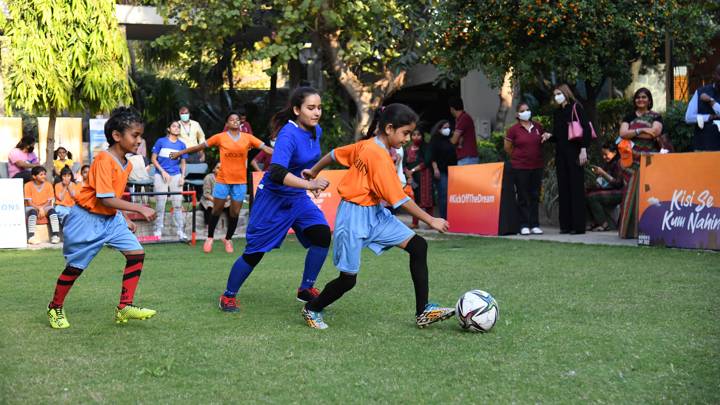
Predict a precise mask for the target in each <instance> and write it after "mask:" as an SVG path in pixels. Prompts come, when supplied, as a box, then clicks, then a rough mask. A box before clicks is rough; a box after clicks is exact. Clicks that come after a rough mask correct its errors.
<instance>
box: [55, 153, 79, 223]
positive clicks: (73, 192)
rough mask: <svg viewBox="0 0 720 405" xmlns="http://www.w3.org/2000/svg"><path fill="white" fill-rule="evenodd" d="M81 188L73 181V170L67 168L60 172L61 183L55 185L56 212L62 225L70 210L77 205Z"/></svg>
mask: <svg viewBox="0 0 720 405" xmlns="http://www.w3.org/2000/svg"><path fill="white" fill-rule="evenodd" d="M78 189H79V187H78V186H77V185H75V182H74V181H73V174H72V169H70V168H69V167H67V166H65V167H63V168H62V170H60V182H59V183H56V184H55V212H57V215H58V219H60V223H61V224H62V223H63V222H64V221H65V217H67V216H68V214H70V209H71V208H72V207H73V205H75V197H76V196H77V192H78Z"/></svg>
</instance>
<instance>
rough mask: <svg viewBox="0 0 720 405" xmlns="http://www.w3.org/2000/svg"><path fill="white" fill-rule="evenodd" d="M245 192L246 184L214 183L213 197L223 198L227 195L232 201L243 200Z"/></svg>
mask: <svg viewBox="0 0 720 405" xmlns="http://www.w3.org/2000/svg"><path fill="white" fill-rule="evenodd" d="M245 194H247V184H223V183H215V188H213V197H214V198H219V199H221V200H224V199H226V198H227V196H228V195H229V196H230V198H231V199H232V200H233V201H237V202H243V200H244V199H245Z"/></svg>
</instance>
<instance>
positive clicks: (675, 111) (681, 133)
mask: <svg viewBox="0 0 720 405" xmlns="http://www.w3.org/2000/svg"><path fill="white" fill-rule="evenodd" d="M686 110H687V103H686V102H684V101H675V102H673V103H672V105H671V106H670V107H669V108H668V109H667V110H666V111H665V116H664V117H663V125H664V126H663V129H664V132H665V133H667V134H668V135H669V136H670V141H671V142H672V144H673V147H674V148H675V152H689V151H691V150H692V140H693V136H694V135H695V130H694V128H693V126H692V125H691V124H688V123H686V122H685V111H686Z"/></svg>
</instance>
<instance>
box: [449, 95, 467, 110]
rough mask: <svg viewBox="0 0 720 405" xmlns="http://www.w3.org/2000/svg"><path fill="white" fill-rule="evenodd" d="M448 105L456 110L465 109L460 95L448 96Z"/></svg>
mask: <svg viewBox="0 0 720 405" xmlns="http://www.w3.org/2000/svg"><path fill="white" fill-rule="evenodd" d="M448 105H449V106H450V107H451V108H454V109H455V110H457V111H460V110H464V109H465V104H464V103H463V100H462V99H461V98H460V97H450V98H449V99H448Z"/></svg>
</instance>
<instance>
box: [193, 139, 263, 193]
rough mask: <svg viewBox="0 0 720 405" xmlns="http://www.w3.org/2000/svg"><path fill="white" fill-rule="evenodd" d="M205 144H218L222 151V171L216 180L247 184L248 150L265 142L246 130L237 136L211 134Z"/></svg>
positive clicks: (223, 182)
mask: <svg viewBox="0 0 720 405" xmlns="http://www.w3.org/2000/svg"><path fill="white" fill-rule="evenodd" d="M205 144H206V145H207V146H217V147H218V149H219V151H220V172H219V173H218V174H217V176H216V178H215V180H216V181H217V182H218V183H222V184H245V183H247V155H248V150H250V149H252V148H259V147H261V146H263V145H264V144H265V142H263V141H261V140H260V139H258V138H256V137H255V136H253V135H252V134H248V133H246V132H240V134H239V135H238V136H237V137H233V136H232V135H230V133H228V132H220V133H218V134H215V135H213V136H211V137H210V139H208V140H207V141H205Z"/></svg>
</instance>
